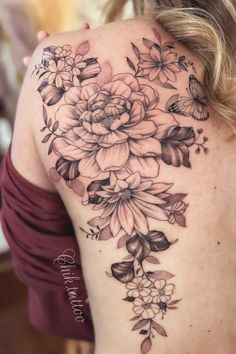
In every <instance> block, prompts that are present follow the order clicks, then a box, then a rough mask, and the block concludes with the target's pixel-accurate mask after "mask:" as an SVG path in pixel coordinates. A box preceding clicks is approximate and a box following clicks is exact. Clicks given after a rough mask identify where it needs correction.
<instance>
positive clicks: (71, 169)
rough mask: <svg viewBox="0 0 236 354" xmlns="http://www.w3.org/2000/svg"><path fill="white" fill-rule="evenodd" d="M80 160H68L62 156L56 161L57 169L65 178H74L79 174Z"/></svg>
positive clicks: (66, 179)
mask: <svg viewBox="0 0 236 354" xmlns="http://www.w3.org/2000/svg"><path fill="white" fill-rule="evenodd" d="M78 166H79V161H68V160H66V159H64V158H63V157H60V158H59V159H58V160H57V162H56V170H57V172H58V173H59V175H60V176H61V177H62V178H63V179H64V180H65V181H69V180H73V179H75V178H76V177H78V176H79V169H78Z"/></svg>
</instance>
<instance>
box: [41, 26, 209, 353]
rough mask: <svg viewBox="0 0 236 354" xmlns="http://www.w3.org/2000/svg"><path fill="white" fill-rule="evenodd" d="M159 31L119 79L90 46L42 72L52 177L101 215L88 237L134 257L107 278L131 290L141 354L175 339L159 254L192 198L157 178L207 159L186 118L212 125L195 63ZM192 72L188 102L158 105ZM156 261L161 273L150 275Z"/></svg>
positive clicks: (58, 50)
mask: <svg viewBox="0 0 236 354" xmlns="http://www.w3.org/2000/svg"><path fill="white" fill-rule="evenodd" d="M153 32H154V36H155V40H154V41H153V40H150V39H147V38H143V48H141V49H139V48H138V47H137V46H136V45H135V44H134V43H131V48H132V49H133V53H134V58H132V56H131V57H127V58H126V62H127V64H128V65H127V72H125V73H118V74H113V69H112V66H111V65H110V63H109V62H107V61H106V62H104V63H101V62H100V59H99V60H98V58H94V57H88V53H89V51H90V44H89V42H88V41H85V42H83V43H81V44H80V45H79V46H78V47H77V49H76V50H75V51H74V53H75V54H73V51H72V48H71V46H70V45H65V46H63V47H54V46H53V47H48V48H45V49H44V53H43V57H42V61H41V63H40V64H39V65H38V66H37V67H36V68H35V72H36V75H38V78H39V79H40V80H41V83H40V86H39V88H38V91H39V93H40V95H41V97H42V100H43V119H44V127H43V128H42V129H41V131H42V132H46V135H45V136H44V138H43V140H42V142H43V143H47V144H48V146H49V147H48V154H51V153H53V154H54V155H55V156H57V160H56V163H55V166H54V167H53V168H51V169H50V174H51V176H52V178H53V180H54V181H55V182H58V181H59V179H60V178H62V179H63V180H64V181H65V183H66V184H67V186H68V187H69V188H71V189H72V190H73V191H74V192H75V193H76V194H77V195H78V196H80V197H81V198H82V203H83V204H84V205H85V206H86V205H88V206H90V207H92V210H93V211H94V213H95V215H96V216H95V217H93V218H92V219H90V220H89V221H88V229H87V230H84V229H82V228H81V231H82V233H83V234H84V235H86V237H87V238H91V239H94V240H99V241H101V240H103V241H104V240H108V239H110V238H112V237H116V238H117V240H118V241H117V248H124V249H126V251H127V253H128V254H127V256H126V257H125V258H124V259H123V260H122V261H119V262H115V263H113V264H112V265H111V268H110V271H109V272H106V274H107V275H108V276H110V277H113V278H115V279H116V280H118V281H119V282H120V283H123V284H125V287H126V295H125V296H124V299H123V300H124V301H127V302H129V303H130V304H132V307H133V312H134V314H135V316H134V317H133V318H132V319H131V320H132V321H134V322H135V324H134V325H133V330H134V331H138V332H139V334H140V336H142V337H144V338H143V340H142V343H141V353H142V354H145V353H148V352H149V351H150V350H151V347H152V340H153V338H154V336H155V335H160V336H167V333H166V331H165V329H164V328H163V326H162V325H161V324H160V321H161V320H162V319H163V318H164V316H165V315H166V314H167V313H168V311H169V310H174V309H176V308H177V307H176V305H177V304H178V302H179V301H180V299H176V298H173V296H174V292H175V284H174V283H173V282H172V280H171V279H172V278H173V277H174V275H173V274H171V273H169V272H167V271H165V270H161V269H160V268H159V267H160V262H159V260H158V258H157V257H156V255H158V254H159V253H161V252H166V251H167V250H168V249H169V248H170V247H172V246H173V247H174V244H175V243H176V242H177V238H176V237H174V238H173V237H172V238H173V239H172V240H170V237H169V236H168V237H167V235H165V233H163V232H162V230H161V222H167V223H169V224H172V225H173V224H176V225H178V226H180V227H186V217H185V212H186V210H187V208H188V203H187V202H186V201H185V199H186V197H187V194H186V193H175V192H174V191H173V189H174V188H173V187H174V186H173V183H166V182H164V181H162V180H159V171H160V168H162V166H163V165H164V164H165V165H170V166H173V167H178V168H180V167H182V168H190V167H191V162H190V152H191V149H195V152H196V153H197V154H199V153H200V152H201V151H203V152H204V153H207V152H208V148H207V147H206V144H207V141H208V138H207V137H205V136H203V129H202V128H199V129H197V130H196V131H195V130H194V129H193V127H188V126H182V125H181V118H180V117H181V116H188V117H190V118H194V119H195V120H206V119H208V117H209V113H208V110H207V103H206V98H205V96H204V92H203V87H202V85H201V83H200V82H199V81H198V80H197V78H196V76H195V74H196V70H195V68H194V65H193V63H191V62H190V61H188V60H187V59H186V57H185V56H178V54H177V52H176V50H175V43H173V42H171V43H162V41H161V38H160V35H159V33H158V32H157V31H156V30H153ZM130 70H131V73H130ZM189 70H191V73H190V74H188V75H189V79H188V81H189V82H188V86H189V87H188V89H187V92H188V95H189V96H188V97H187V96H186V97H182V96H180V95H178V94H176V95H170V98H169V99H168V100H167V102H166V103H165V106H164V107H162V106H160V93H159V92H158V87H159V86H161V87H162V88H163V89H164V90H166V92H172V90H173V89H176V87H175V86H174V83H175V82H177V78H178V74H179V73H180V72H181V71H185V72H186V73H189ZM154 86H155V88H154ZM168 90H169V91H168ZM49 106H51V107H50V114H49V110H48V107H49ZM54 107H55V108H54ZM52 108H53V110H52ZM51 114H52V116H50V115H51ZM49 116H50V117H49ZM51 117H52V118H51ZM177 117H178V120H177ZM152 220H154V221H156V225H158V226H157V227H155V228H153V227H152V226H151V225H152V224H151V221H152ZM157 222H158V223H157ZM150 263H151V264H153V265H156V267H157V268H159V269H157V270H156V271H150V270H149V269H150V268H149V269H148V264H150Z"/></svg>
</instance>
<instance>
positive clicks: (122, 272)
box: [111, 262, 135, 283]
mask: <svg viewBox="0 0 236 354" xmlns="http://www.w3.org/2000/svg"><path fill="white" fill-rule="evenodd" d="M111 272H112V275H113V277H115V278H116V279H117V280H119V281H120V282H122V283H128V282H130V281H132V280H133V279H134V277H135V274H134V265H133V262H120V263H113V264H112V266H111Z"/></svg>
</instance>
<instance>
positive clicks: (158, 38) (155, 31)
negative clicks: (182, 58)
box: [152, 28, 161, 45]
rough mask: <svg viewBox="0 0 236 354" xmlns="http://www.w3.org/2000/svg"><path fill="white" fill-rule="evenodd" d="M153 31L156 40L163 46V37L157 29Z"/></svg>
mask: <svg viewBox="0 0 236 354" xmlns="http://www.w3.org/2000/svg"><path fill="white" fill-rule="evenodd" d="M152 31H153V33H154V36H155V37H156V39H157V40H158V43H159V45H161V36H160V33H159V32H158V31H157V30H156V29H155V28H153V29H152Z"/></svg>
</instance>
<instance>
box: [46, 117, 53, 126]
mask: <svg viewBox="0 0 236 354" xmlns="http://www.w3.org/2000/svg"><path fill="white" fill-rule="evenodd" d="M51 125H52V119H51V118H50V119H49V121H48V124H47V128H50V127H51Z"/></svg>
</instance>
